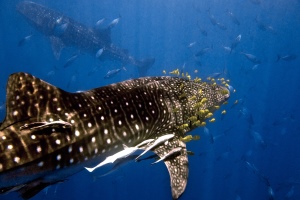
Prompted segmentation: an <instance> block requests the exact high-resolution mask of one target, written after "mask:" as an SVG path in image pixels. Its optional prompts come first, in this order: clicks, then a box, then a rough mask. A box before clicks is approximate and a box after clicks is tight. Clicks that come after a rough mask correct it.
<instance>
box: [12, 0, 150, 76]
mask: <svg viewBox="0 0 300 200" xmlns="http://www.w3.org/2000/svg"><path fill="white" fill-rule="evenodd" d="M17 11H18V12H19V13H21V14H22V15H23V16H24V17H25V18H26V19H27V20H28V21H29V23H30V24H32V25H33V26H34V27H35V28H36V29H37V30H39V31H40V32H42V33H43V34H45V35H46V36H47V37H49V38H50V41H51V44H52V49H53V52H54V55H55V57H56V58H57V59H58V58H59V56H60V52H61V50H62V49H63V48H64V47H66V46H75V47H77V48H79V49H80V50H81V51H83V52H87V53H89V54H91V55H94V56H96V57H97V58H99V59H100V60H105V59H110V60H117V61H120V62H121V63H122V64H131V65H134V66H137V67H138V71H139V74H140V75H141V76H145V75H146V72H147V70H148V69H149V68H150V67H151V66H152V65H153V64H154V62H155V59H154V58H149V59H144V60H138V59H136V58H134V57H133V56H130V55H129V54H128V51H127V50H125V49H122V48H119V47H117V46H115V45H114V44H113V43H112V42H111V36H110V32H111V26H109V27H108V28H107V29H103V30H98V29H92V28H89V27H86V26H85V25H83V24H81V23H78V22H76V21H74V20H73V19H71V18H69V17H67V16H65V15H64V14H62V13H59V12H56V11H54V10H51V9H49V8H46V7H44V6H42V5H39V4H36V3H34V2H29V1H24V2H20V3H18V4H17ZM99 52H101V54H100V53H99Z"/></svg>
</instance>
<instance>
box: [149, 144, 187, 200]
mask: <svg viewBox="0 0 300 200" xmlns="http://www.w3.org/2000/svg"><path fill="white" fill-rule="evenodd" d="M179 147H181V151H180V153H179V154H178V153H174V155H169V156H168V157H166V155H165V154H168V152H172V150H173V149H176V148H179ZM152 151H154V152H155V153H156V154H157V155H158V156H159V157H160V158H162V159H163V160H164V163H165V165H166V167H167V168H168V171H169V175H170V179H171V189H172V197H173V199H178V198H179V197H180V195H181V194H182V193H183V192H184V190H185V187H186V184H187V178H188V173H189V168H188V158H187V151H186V145H185V143H184V142H182V141H180V140H179V139H178V138H174V139H172V140H169V141H168V142H167V144H166V143H165V144H163V145H161V146H159V147H157V148H155V149H154V150H152Z"/></svg>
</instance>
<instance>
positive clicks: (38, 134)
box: [0, 73, 229, 199]
mask: <svg viewBox="0 0 300 200" xmlns="http://www.w3.org/2000/svg"><path fill="white" fill-rule="evenodd" d="M199 90H201V91H202V92H201V93H199V92H198V91H199ZM6 91H7V96H6V102H7V105H6V117H5V120H4V121H3V123H1V125H0V193H7V192H11V191H17V192H19V193H20V195H21V197H23V198H26V199H28V198H31V197H33V196H34V195H35V194H37V193H38V192H39V191H41V190H42V189H43V188H45V187H47V186H48V185H51V184H55V183H58V182H62V181H63V180H65V179H66V178H67V177H69V176H71V175H73V174H75V173H77V172H79V171H81V170H82V169H84V167H94V166H95V165H97V164H99V163H101V162H103V161H104V160H105V159H107V158H108V157H109V156H112V155H116V154H117V153H118V152H120V151H123V150H124V145H126V146H127V147H129V148H130V147H135V146H137V147H139V148H141V149H144V150H148V149H149V150H150V151H153V152H154V153H156V154H157V155H158V156H159V157H160V158H163V161H164V163H165V165H166V167H167V168H168V171H169V174H170V178H171V188H172V196H173V198H174V199H177V198H179V196H180V195H181V194H182V193H183V192H184V190H185V187H186V184H187V178H188V158H187V150H186V145H185V143H184V142H182V141H181V140H180V138H181V137H184V136H185V134H186V133H187V132H189V131H191V130H193V129H195V128H196V127H197V125H198V124H196V123H191V121H190V120H189V118H190V117H191V116H197V118H198V120H199V121H201V122H204V121H205V116H203V115H202V114H199V110H200V111H201V110H207V112H213V111H214V110H215V106H217V105H221V104H222V103H223V102H224V101H226V100H227V98H229V91H228V90H227V89H226V88H225V87H223V86H219V85H216V84H212V83H206V82H200V83H199V82H196V81H191V80H188V79H182V78H178V77H167V76H166V77H145V78H139V79H133V80H128V81H123V82H120V83H115V84H112V85H108V86H104V87H100V88H96V89H92V90H88V91H85V92H78V93H69V92H66V91H63V90H61V89H59V88H57V87H55V86H53V85H50V84H48V83H46V82H44V81H42V80H40V79H38V78H36V77H34V76H32V75H29V74H25V73H16V74H13V75H11V76H10V77H9V80H8V83H7V89H6ZM191 97H193V98H191ZM199 102H201V106H200V105H199ZM175 108H176V111H174V110H175ZM170 134H171V135H173V136H172V137H168V138H166V141H165V140H163V141H165V142H158V141H159V140H161V139H162V138H164V137H165V136H166V135H170ZM149 141H154V142H153V143H152V144H149V145H147V142H149ZM154 143H156V144H155V145H154ZM139 144H140V145H139ZM141 144H146V146H145V147H143V146H141ZM178 147H180V148H181V151H180V153H179V154H176V156H175V155H174V156H171V157H168V158H167V159H164V158H165V157H166V155H169V154H170V152H172V151H174V149H175V148H178Z"/></svg>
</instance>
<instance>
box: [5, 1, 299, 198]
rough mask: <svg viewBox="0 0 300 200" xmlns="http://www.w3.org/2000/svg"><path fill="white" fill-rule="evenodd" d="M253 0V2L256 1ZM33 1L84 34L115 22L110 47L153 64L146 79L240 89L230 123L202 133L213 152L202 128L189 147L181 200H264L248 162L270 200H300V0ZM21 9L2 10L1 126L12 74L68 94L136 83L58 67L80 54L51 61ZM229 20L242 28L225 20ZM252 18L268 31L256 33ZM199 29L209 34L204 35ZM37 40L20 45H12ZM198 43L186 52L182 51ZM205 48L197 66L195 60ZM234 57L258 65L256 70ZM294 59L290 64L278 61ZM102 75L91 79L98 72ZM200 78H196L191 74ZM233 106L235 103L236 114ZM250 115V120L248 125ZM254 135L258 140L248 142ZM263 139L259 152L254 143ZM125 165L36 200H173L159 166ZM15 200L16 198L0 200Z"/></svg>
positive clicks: (83, 61) (100, 65) (93, 63)
mask: <svg viewBox="0 0 300 200" xmlns="http://www.w3.org/2000/svg"><path fill="white" fill-rule="evenodd" d="M252 1H254V0H252ZM252 1H251V0H243V1H238V0H222V1H217V0H214V1H213V0H201V1H199V0H194V1H193V0H184V1H182V0H181V1H180V0H164V1H162V0H102V1H99V0H86V1H79V0H72V1H67V0H65V1H58V0H57V1H54V0H51V1H50V0H39V1H38V0H36V1H35V2H37V3H41V4H43V5H45V6H47V7H50V8H53V9H55V10H59V11H60V12H63V13H65V14H66V15H67V16H69V17H72V18H74V19H75V20H77V21H80V22H82V23H84V24H86V25H88V26H91V27H93V26H94V24H95V22H96V21H98V20H99V19H101V18H104V17H105V18H106V19H107V20H106V21H105V23H106V24H108V23H109V22H110V21H111V20H113V19H115V18H117V17H119V16H121V20H120V23H119V24H118V25H117V26H116V27H115V28H114V29H113V30H112V41H113V43H114V44H116V45H118V46H120V47H122V48H125V49H128V50H129V52H130V54H131V55H133V56H135V57H137V58H147V57H155V59H156V62H155V64H154V66H153V67H152V68H151V69H150V70H149V71H148V74H147V75H149V76H151V75H156V76H157V75H163V74H162V70H167V71H171V70H174V69H176V68H180V69H181V68H182V67H183V66H185V67H184V70H185V71H188V72H189V73H190V74H192V76H193V77H195V76H200V77H207V76H209V75H211V74H213V73H216V72H219V73H221V72H223V71H224V69H226V73H225V74H223V75H222V76H223V77H226V78H228V79H230V81H231V82H230V84H231V85H232V86H233V87H234V88H235V89H236V90H237V92H236V93H234V94H232V96H231V99H230V100H229V104H228V105H226V106H224V107H223V108H222V110H223V109H226V110H227V114H226V116H223V118H222V117H221V114H220V111H218V112H217V113H216V122H215V123H214V124H208V125H207V128H208V129H209V131H210V133H211V134H213V135H214V136H215V142H214V143H211V142H210V138H209V135H207V134H205V133H204V131H203V128H198V129H196V130H195V131H194V134H200V135H201V140H200V141H192V142H190V143H188V145H187V147H188V150H191V151H193V152H194V153H195V155H194V156H189V161H190V174H189V180H188V185H187V188H186V191H185V193H184V194H183V196H182V197H181V199H205V200H216V199H235V200H239V199H241V200H253V199H257V200H260V199H268V197H269V194H268V189H267V186H266V185H265V183H264V182H263V181H262V180H261V179H260V178H259V176H257V175H256V174H254V173H252V172H251V170H249V168H248V167H247V164H246V161H248V162H249V163H251V164H254V165H255V166H256V168H257V169H258V171H259V173H260V174H261V175H263V176H265V177H267V178H268V180H269V182H270V184H271V187H272V188H273V190H274V193H275V199H300V147H299V144H300V133H299V131H300V121H299V119H300V107H299V99H300V80H299V78H300V58H299V56H300V50H299V46H300V1H299V0H275V1H274V0H261V2H260V3H259V4H255V3H253V2H252ZM18 2H19V1H17V0H9V1H8V0H2V1H1V2H0V27H1V29H0V67H1V73H0V103H1V105H0V106H1V107H0V108H1V110H0V117H1V119H3V118H4V116H5V85H6V81H7V79H8V76H9V75H10V74H11V73H14V72H20V71H22V72H28V73H31V74H33V75H35V76H37V77H39V78H42V79H43V80H45V81H47V82H50V83H51V84H53V85H55V86H57V87H60V88H62V89H64V90H67V91H71V92H73V91H78V90H86V89H91V88H94V87H100V86H103V85H107V84H110V83H114V82H118V81H123V80H126V79H129V78H136V77H138V73H137V69H136V68H135V67H134V66H130V65H128V66H126V69H127V71H121V72H120V73H119V74H117V76H115V77H113V78H111V79H104V78H103V77H104V76H105V74H106V72H107V71H108V70H111V69H116V68H120V67H121V66H120V64H119V63H117V62H100V61H99V60H97V59H96V58H95V56H92V55H87V54H84V55H80V56H79V57H78V59H77V60H75V61H74V62H73V63H72V65H70V66H69V67H67V68H64V67H63V65H64V64H65V62H66V60H67V59H68V58H70V57H71V56H72V54H73V53H76V52H77V49H76V48H66V49H64V50H63V52H62V55H61V57H60V59H59V60H56V59H55V58H54V56H53V53H52V50H51V46H50V42H49V40H48V39H47V38H46V37H45V36H43V35H42V34H40V33H39V32H37V31H36V30H35V29H34V28H33V27H31V26H30V25H29V24H28V23H27V22H26V21H25V20H24V18H23V17H22V16H21V15H20V14H18V13H17V12H16V10H15V6H16V4H17V3H18ZM227 10H229V11H231V12H233V13H234V14H235V15H236V17H237V18H238V20H239V21H240V25H236V24H234V23H233V21H232V20H231V19H230V17H229V16H228V14H227ZM210 15H214V16H215V18H216V20H217V21H218V22H220V23H222V24H224V25H225V26H226V27H227V30H221V29H220V28H218V27H217V26H214V25H213V24H212V23H211V22H210V17H209V16H210ZM255 19H258V20H260V22H261V23H264V24H265V25H268V26H272V27H273V29H274V32H273V31H269V30H262V29H261V28H260V27H259V26H258V23H257V22H256V20H255ZM199 27H201V28H202V29H204V30H206V31H207V36H205V35H203V34H201V32H200V29H199ZM31 33H32V34H33V36H32V37H31V39H30V40H29V41H27V42H26V43H25V44H24V45H23V46H21V47H18V42H19V41H20V40H21V39H22V38H24V37H25V36H27V35H30V34H31ZM239 34H241V35H242V39H241V42H240V44H239V45H238V46H237V48H236V49H234V51H233V52H232V53H231V54H229V53H228V52H226V51H225V50H224V49H223V47H222V46H230V45H231V43H232V41H233V40H234V39H235V38H236V37H237V36H238V35H239ZM192 42H197V43H196V45H194V46H193V47H191V48H189V47H188V45H189V44H190V43H192ZM205 47H210V48H212V50H211V51H210V52H208V53H207V54H205V55H203V56H202V57H200V60H201V66H200V65H199V63H196V62H195V56H194V54H195V53H196V52H198V51H199V50H201V49H203V48H205ZM240 52H247V53H251V54H253V55H255V56H257V57H258V58H259V59H260V60H261V61H262V63H261V64H260V65H259V66H258V67H257V68H256V69H253V66H254V64H253V63H251V62H250V61H249V60H247V59H246V58H245V57H244V56H243V55H241V54H240ZM278 54H279V55H288V54H296V55H298V58H296V59H295V60H292V61H284V60H280V61H278V62H276V59H277V55H278ZM95 67H96V68H97V69H98V70H96V71H93V69H94V68H95ZM195 70H198V73H197V74H194V71H195ZM235 100H239V104H237V105H236V106H232V105H233V102H234V101H235ZM251 116H252V119H253V121H251ZM254 132H256V134H254ZM258 135H259V136H261V138H262V140H263V141H264V144H263V145H262V144H261V143H260V142H259V141H257V139H258V138H257V136H258ZM151 162H152V161H145V162H140V163H135V162H131V163H129V164H127V165H125V166H123V167H121V168H119V169H118V170H117V171H115V172H114V173H112V174H110V175H107V176H104V177H101V178H99V177H98V178H97V175H98V176H99V175H100V174H101V173H103V172H102V171H101V170H99V172H95V173H92V174H90V173H88V172H87V171H82V172H81V173H79V174H77V175H74V176H72V177H70V178H69V179H68V180H66V181H65V182H64V183H61V184H57V185H54V186H50V187H48V188H46V189H45V190H43V191H42V192H40V193H39V194H38V195H37V196H36V197H35V198H34V199H114V200H120V199H149V200H150V199H171V191H170V181H169V175H168V172H167V169H166V168H165V166H164V164H163V163H159V164H157V165H150V163H151ZM11 198H15V199H18V198H19V197H18V194H16V193H14V194H9V195H5V196H0V199H11Z"/></svg>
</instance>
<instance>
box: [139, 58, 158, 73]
mask: <svg viewBox="0 0 300 200" xmlns="http://www.w3.org/2000/svg"><path fill="white" fill-rule="evenodd" d="M154 62H155V58H147V59H143V60H141V61H140V62H139V65H138V71H139V76H140V77H143V76H146V75H147V71H148V69H149V68H150V67H152V65H153V64H154Z"/></svg>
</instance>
